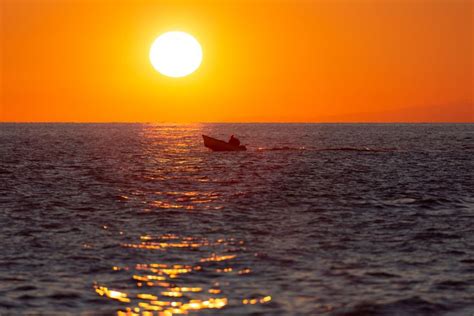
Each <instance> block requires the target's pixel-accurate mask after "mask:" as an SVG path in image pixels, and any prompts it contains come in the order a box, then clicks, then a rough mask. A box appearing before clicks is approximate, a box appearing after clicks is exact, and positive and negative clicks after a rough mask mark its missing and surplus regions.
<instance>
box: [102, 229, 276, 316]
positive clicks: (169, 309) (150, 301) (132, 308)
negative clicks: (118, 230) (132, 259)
mask: <svg viewBox="0 0 474 316" xmlns="http://www.w3.org/2000/svg"><path fill="white" fill-rule="evenodd" d="M143 243H145V245H149V243H154V244H156V245H158V247H159V248H160V249H162V250H163V251H169V250H178V251H186V252H187V251H193V250H192V249H200V250H203V249H207V248H209V247H218V248H219V249H221V250H222V251H225V249H226V248H227V247H229V246H231V247H235V246H237V245H242V242H241V241H239V240H235V239H233V238H229V239H223V238H220V239H217V240H214V241H211V240H208V239H205V238H193V237H188V236H178V235H174V234H165V235H160V236H153V235H142V236H140V243H139V244H133V243H130V244H123V245H122V247H124V248H127V249H136V250H133V251H154V250H155V247H154V246H153V247H146V246H141V247H130V245H143ZM189 243H193V244H196V245H198V246H197V248H194V247H181V246H177V247H176V246H175V245H182V244H189ZM236 257H237V256H236V255H218V254H216V253H214V252H212V253H209V255H208V256H205V257H204V258H199V257H198V258H196V260H195V261H194V262H193V263H190V264H183V263H176V264H170V263H156V262H153V263H140V264H136V265H135V266H131V267H118V266H113V268H112V270H113V271H114V273H130V284H124V285H125V286H126V285H129V286H128V287H127V288H128V291H124V290H121V291H118V290H115V289H114V290H112V289H109V288H108V287H107V286H105V285H98V284H96V285H94V289H95V292H96V293H97V294H98V295H100V296H102V297H106V298H108V299H111V300H115V301H118V302H120V303H122V304H124V308H121V309H120V310H118V311H117V315H124V316H125V315H127V316H130V315H140V316H143V315H183V314H190V313H194V312H198V311H199V310H204V309H222V308H226V307H227V306H228V305H229V304H230V302H229V300H228V298H227V297H226V296H225V295H223V293H224V291H223V289H222V284H220V282H212V283H210V284H193V283H194V282H189V280H195V279H196V276H199V274H200V273H203V268H204V269H205V270H204V271H206V270H207V271H211V269H212V271H216V272H218V273H225V274H232V275H233V276H234V277H242V276H241V275H243V274H248V273H250V272H251V269H250V268H243V269H242V268H240V270H239V269H235V267H233V266H232V262H233V259H235V258H236ZM223 264H225V265H224V266H222V265H223ZM216 265H217V266H219V265H221V267H216ZM209 268H211V269H209ZM198 279H199V278H198ZM187 280H188V281H187ZM220 280H222V281H225V279H220ZM224 283H227V282H224ZM130 285H132V287H130ZM139 290H140V292H138V291H139ZM228 291H232V288H227V289H226V292H228ZM133 292H135V293H133ZM271 300H272V298H271V296H261V297H251V298H242V300H241V301H239V302H237V303H238V304H243V305H254V304H265V303H268V302H270V301H271ZM234 304H235V302H234Z"/></svg>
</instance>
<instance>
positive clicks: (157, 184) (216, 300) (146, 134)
mask: <svg viewBox="0 0 474 316" xmlns="http://www.w3.org/2000/svg"><path fill="white" fill-rule="evenodd" d="M205 132H206V131H203V130H201V126H200V125H199V124H191V125H169V126H167V125H160V126H154V125H148V126H146V127H145V128H144V129H143V130H142V140H141V141H142V144H141V145H142V152H141V153H140V154H139V155H140V160H139V162H140V163H143V161H144V165H143V169H142V170H143V171H141V179H138V181H140V183H137V185H135V186H134V185H130V190H127V191H123V192H122V194H121V196H120V199H121V200H122V201H124V203H128V204H132V205H137V206H138V207H137V212H138V213H139V214H148V213H150V214H156V216H157V217H159V216H163V214H166V212H183V213H184V214H185V213H187V212H199V214H201V216H206V212H212V214H219V212H222V209H223V205H225V204H223V201H222V198H223V196H222V192H219V190H216V188H218V187H219V186H220V185H221V184H220V181H222V179H220V178H219V177H218V178H217V179H216V180H213V178H214V177H213V176H212V174H209V175H204V176H203V175H202V173H200V172H198V171H199V168H202V164H203V161H206V159H205V158H206V157H207V156H209V155H210V153H209V152H208V151H207V149H205V148H203V146H202V144H201V143H200V142H199V141H198V142H196V135H198V139H199V140H200V134H201V133H205ZM190 150H194V151H196V150H198V151H199V152H202V154H201V156H200V155H199V154H198V155H196V154H190ZM203 157H204V158H203ZM210 157H213V156H210ZM210 157H207V159H209V158H210ZM217 162H219V163H223V164H226V163H228V161H227V160H226V159H222V160H219V161H217ZM214 181H219V182H216V183H214ZM143 183H147V184H150V185H149V187H147V186H143ZM176 183H180V185H179V186H176ZM140 188H141V189H140ZM145 188H146V189H145ZM134 203H135V204H134ZM207 214H208V215H207V216H209V213H207ZM173 216H176V217H174V218H179V215H177V213H176V214H174V215H173ZM183 216H185V215H183ZM197 234H198V235H197V236H183V235H181V234H180V235H178V234H171V233H167V234H161V233H160V234H151V233H150V234H142V235H141V236H139V240H137V241H134V240H133V238H132V239H131V241H129V242H122V243H121V244H120V246H121V248H122V249H123V251H122V252H123V253H126V254H127V256H129V259H131V260H133V259H134V258H142V257H143V256H144V257H146V258H147V261H145V262H140V263H134V264H132V265H120V262H121V261H117V263H116V264H117V265H115V266H112V267H111V270H112V272H113V273H117V274H119V275H118V276H117V277H115V278H113V280H115V281H110V282H112V284H110V285H109V284H107V282H101V281H100V280H98V281H96V283H95V284H94V290H95V292H96V293H97V294H98V295H99V296H101V297H103V298H104V299H108V300H111V301H114V302H117V303H118V304H119V305H120V306H121V307H120V308H118V311H117V315H119V316H122V315H144V316H145V315H146V316H148V315H180V314H189V313H196V312H198V311H200V310H211V309H215V310H219V309H223V308H229V307H231V306H238V305H240V306H242V305H256V304H267V303H269V302H271V301H272V297H271V296H270V295H267V294H265V292H264V290H262V292H260V291H259V292H258V293H252V294H249V295H248V296H246V295H244V294H243V293H244V292H243V291H242V289H240V290H239V291H238V292H236V291H235V290H236V288H234V289H233V285H232V284H236V283H238V284H240V285H242V284H245V282H249V280H250V279H249V278H247V279H246V277H247V276H248V275H251V274H252V269H251V267H248V266H246V264H247V263H248V261H246V260H244V259H243V258H241V257H239V256H241V255H242V254H243V253H242V251H243V250H245V242H244V241H243V240H237V239H235V238H215V239H213V238H210V237H207V235H206V234H204V233H201V232H200V230H199V229H198V230H197ZM135 239H137V237H135ZM117 280H119V281H117ZM123 280H127V281H126V282H124V281H123ZM234 286H235V285H234ZM262 293H263V294H262Z"/></svg>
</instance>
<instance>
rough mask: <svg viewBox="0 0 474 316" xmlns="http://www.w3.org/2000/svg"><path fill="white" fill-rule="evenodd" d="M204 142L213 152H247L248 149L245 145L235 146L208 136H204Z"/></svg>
mask: <svg viewBox="0 0 474 316" xmlns="http://www.w3.org/2000/svg"><path fill="white" fill-rule="evenodd" d="M202 139H203V140H204V146H206V147H207V148H209V149H211V150H213V151H245V150H247V148H246V147H245V146H243V145H240V146H235V145H231V144H229V143H227V142H225V141H222V140H219V139H215V138H212V137H209V136H206V135H202Z"/></svg>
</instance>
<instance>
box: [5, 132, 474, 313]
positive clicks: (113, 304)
mask: <svg viewBox="0 0 474 316" xmlns="http://www.w3.org/2000/svg"><path fill="white" fill-rule="evenodd" d="M202 134H204V135H209V136H211V137H215V138H219V139H224V140H227V139H228V138H229V136H230V135H231V134H234V135H236V136H237V137H238V138H239V139H240V141H241V142H242V143H243V144H245V145H246V146H247V151H245V152H212V151H210V150H209V149H207V148H205V147H204V146H203V140H202V136H201V135H202ZM473 158H474V124H59V123H58V124H40V123H33V124H10V123H4V124H0V242H1V243H0V315H2V316H3V315H48V316H49V315H87V316H90V315H144V316H150V315H182V314H185V315H191V316H192V315H334V316H343V315H344V316H349V315H352V316H354V315H400V316H402V315H403V316H407V315H408V316H409V315H429V316H432V315H435V316H436V315H446V316H455V315H456V316H458V315H468V316H472V315H474V179H473V175H474V173H473V170H474V159H473Z"/></svg>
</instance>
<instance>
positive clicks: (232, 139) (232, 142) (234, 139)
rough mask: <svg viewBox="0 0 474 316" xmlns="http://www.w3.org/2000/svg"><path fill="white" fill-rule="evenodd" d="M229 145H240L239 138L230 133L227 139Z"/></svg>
mask: <svg viewBox="0 0 474 316" xmlns="http://www.w3.org/2000/svg"><path fill="white" fill-rule="evenodd" d="M228 143H229V145H232V146H237V147H238V146H240V140H239V139H238V138H237V137H234V135H232V136H231V137H230V139H229V141H228Z"/></svg>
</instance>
